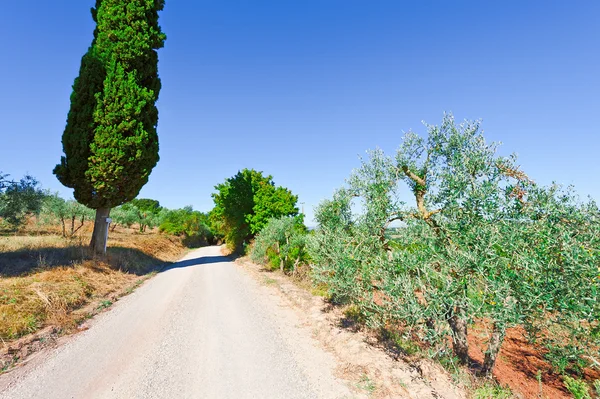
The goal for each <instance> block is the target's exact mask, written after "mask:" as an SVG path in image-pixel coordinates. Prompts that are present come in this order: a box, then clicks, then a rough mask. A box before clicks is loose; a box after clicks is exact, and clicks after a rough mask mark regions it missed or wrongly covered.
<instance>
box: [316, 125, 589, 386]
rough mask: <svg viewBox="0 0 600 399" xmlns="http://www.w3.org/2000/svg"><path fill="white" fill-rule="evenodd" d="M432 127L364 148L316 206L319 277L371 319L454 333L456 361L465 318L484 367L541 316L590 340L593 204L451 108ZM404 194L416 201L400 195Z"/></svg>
mask: <svg viewBox="0 0 600 399" xmlns="http://www.w3.org/2000/svg"><path fill="white" fill-rule="evenodd" d="M427 130H428V135H427V137H426V138H423V137H421V136H419V135H416V134H414V133H410V132H409V133H408V134H407V135H406V136H405V137H404V139H403V142H402V144H401V146H400V148H399V150H398V151H397V153H396V156H395V157H388V156H386V155H385V154H384V153H383V152H382V151H380V150H377V151H372V152H370V154H369V159H367V160H366V161H363V164H362V166H361V167H360V168H359V169H357V170H356V171H354V172H353V174H352V175H351V177H350V179H348V182H347V186H346V187H344V188H343V189H340V190H338V192H337V193H336V194H335V195H334V198H333V199H332V200H329V201H325V202H323V203H322V204H321V205H320V206H319V207H318V208H317V212H316V219H317V221H318V222H319V229H318V231H317V232H316V234H315V235H314V237H313V238H311V241H310V244H309V249H310V253H311V256H312V259H313V260H314V263H315V273H314V276H315V278H316V279H317V280H320V281H323V282H326V283H327V284H328V285H329V286H330V291H331V293H332V295H333V297H334V298H336V299H337V300H339V301H343V302H351V303H354V304H356V305H357V306H358V307H359V308H360V309H361V310H362V312H363V313H364V314H365V316H367V320H368V321H369V322H371V323H375V324H380V325H387V324H388V323H390V322H393V323H396V324H398V325H402V327H404V328H406V329H407V330H408V331H409V334H412V335H416V336H417V337H419V338H420V339H423V340H425V341H429V342H432V343H435V345H434V347H435V348H441V347H443V343H444V342H445V340H444V336H445V335H446V334H449V335H450V336H451V339H452V346H453V352H454V354H455V355H456V357H457V358H458V359H459V360H460V361H461V362H463V363H466V362H467V361H468V349H469V348H468V339H467V336H468V328H469V325H471V324H472V323H473V322H474V321H476V320H478V321H482V320H485V321H487V322H489V323H490V328H489V337H488V345H487V349H486V351H485V359H484V362H483V365H482V370H481V372H482V373H483V374H488V373H490V372H491V370H492V369H493V367H494V364H495V360H496V357H497V355H498V352H499V350H500V348H501V346H502V343H503V340H504V336H505V333H506V330H507V328H509V327H511V326H516V325H524V326H530V327H531V326H538V327H539V324H540V321H545V322H547V323H554V326H553V327H557V326H559V325H560V328H561V329H562V331H569V332H570V335H569V336H571V337H573V338H574V337H582V336H584V335H585V333H589V334H588V339H594V338H593V337H594V332H595V334H596V335H595V336H596V339H597V336H598V316H599V310H598V303H599V301H598V299H599V298H598V292H600V290H599V289H598V288H599V287H598V279H597V265H598V256H599V255H598V248H600V245H599V244H600V242H599V241H598V237H599V236H600V234H599V232H600V230H599V219H598V210H597V207H596V206H595V204H593V203H589V204H580V203H579V202H578V201H577V200H576V198H575V197H574V196H573V194H572V193H570V192H568V191H560V190H558V189H557V188H556V187H551V188H545V187H540V186H538V185H536V184H535V183H534V182H533V181H532V180H530V179H529V177H527V176H526V175H525V174H524V173H523V172H522V171H520V170H519V168H518V167H517V166H516V158H515V157H514V156H509V157H502V156H499V155H498V154H497V148H498V144H496V143H487V142H486V141H485V139H484V137H483V134H482V132H481V130H480V125H479V122H468V121H467V122H464V123H461V124H457V123H456V122H455V121H454V119H453V117H452V116H451V115H446V116H445V117H444V119H443V121H442V124H441V125H439V126H430V125H428V126H427ZM403 190H409V191H410V193H411V196H412V198H413V201H412V203H408V204H404V203H403V202H402V201H400V199H399V198H401V197H402V195H401V193H402V192H406V191H403ZM357 210H359V212H357ZM392 223H399V224H400V225H399V228H398V229H395V230H394V235H391V234H390V231H391V230H390V229H389V227H390V225H391V224H392ZM594 276H596V277H594ZM548 328H549V327H548V325H546V329H548ZM531 329H532V330H533V328H531ZM590 334H591V335H590ZM589 337H592V338H589ZM574 339H575V338H574ZM440 345H441V346H440ZM592 347H594V346H593V345H592V346H590V348H592ZM588 355H589V356H592V355H593V354H589V353H588Z"/></svg>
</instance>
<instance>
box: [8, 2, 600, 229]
mask: <svg viewBox="0 0 600 399" xmlns="http://www.w3.org/2000/svg"><path fill="white" fill-rule="evenodd" d="M34 3H35V4H34ZM93 4H94V1H93V0H62V1H56V2H49V1H44V2H31V1H10V2H5V4H3V5H2V10H1V11H0V37H2V41H1V42H0V54H1V62H0V135H1V140H0V146H1V152H0V170H1V171H4V172H5V173H10V174H11V175H12V176H13V177H20V176H21V175H23V174H25V173H26V172H28V173H31V174H32V175H34V176H36V177H37V178H38V179H39V180H40V181H41V182H42V184H43V186H44V188H48V189H50V190H53V191H60V192H61V194H63V195H65V196H69V195H70V190H67V189H66V188H64V187H62V186H61V185H60V183H59V182H58V181H57V180H56V179H55V177H54V176H53V175H52V169H53V167H54V165H55V164H56V163H57V162H58V161H59V159H60V156H61V153H62V150H61V142H60V140H61V135H62V131H63V129H64V125H65V120H66V114H67V111H68V109H69V95H70V92H71V85H72V83H73V79H74V78H75V77H76V76H77V73H78V69H79V62H80V59H81V56H82V55H83V54H84V53H85V51H86V49H87V47H88V46H89V44H90V41H91V38H92V31H93V21H92V19H91V16H90V13H89V9H90V7H91V6H92V5H93ZM161 25H162V27H163V30H164V31H165V33H166V34H167V37H168V39H167V42H166V47H165V48H164V49H162V50H161V51H160V55H159V58H160V65H159V73H160V76H161V78H162V82H163V90H162V92H161V97H160V101H159V104H158V106H159V111H160V121H159V137H160V145H161V148H160V156H161V160H160V162H159V164H158V166H157V167H156V168H155V169H154V171H153V173H152V175H151V177H150V181H149V183H148V184H147V186H146V187H144V188H143V189H142V192H141V194H140V196H141V197H149V198H155V199H158V200H159V201H160V202H161V203H162V204H163V205H166V206H168V207H181V206H184V205H186V204H192V205H193V206H194V208H196V209H199V210H203V211H206V210H209V209H210V208H211V207H212V200H211V197H210V193H211V192H213V187H214V185H215V184H218V183H220V182H222V181H223V180H224V179H225V178H227V177H229V176H232V175H234V174H235V173H236V172H237V171H238V170H239V169H241V168H244V167H248V168H255V169H258V170H263V171H265V172H266V173H268V174H272V175H273V176H274V180H275V182H276V183H277V184H280V185H284V186H286V187H288V188H290V189H291V190H292V191H293V192H294V193H296V194H299V196H300V201H301V202H305V203H306V210H307V214H308V219H309V220H310V219H311V218H312V207H313V206H315V205H316V204H318V202H319V201H320V200H322V199H324V198H327V197H329V196H331V194H332V192H333V190H334V189H335V188H336V187H339V186H340V185H341V184H343V181H344V179H345V178H346V177H347V176H348V174H349V173H350V171H351V169H352V168H354V167H356V166H358V165H359V161H358V155H362V154H364V152H365V150H367V149H369V148H374V147H377V146H379V147H381V148H383V149H384V150H386V151H387V152H389V153H392V152H393V150H394V149H395V148H397V146H398V145H399V143H400V139H401V137H402V135H403V132H404V131H406V130H408V129H413V130H415V131H417V132H424V128H423V127H422V125H421V121H422V120H425V121H427V122H429V123H437V122H439V121H440V120H441V117H442V113H443V112H444V111H452V112H453V113H454V114H455V116H456V117H457V118H458V119H463V118H469V119H480V118H481V119H483V127H484V130H485V132H486V134H487V137H488V138H489V139H491V140H499V141H502V142H503V143H504V146H503V152H505V153H509V152H517V153H518V154H519V157H520V163H521V165H522V166H523V168H524V170H525V171H526V172H527V173H528V174H529V175H530V176H531V177H532V178H534V180H536V181H538V182H541V183H550V182H551V181H552V180H556V181H558V182H561V183H565V184H574V185H575V186H576V187H577V189H578V191H579V192H580V193H581V194H582V195H584V196H585V195H591V196H593V197H594V198H595V199H597V200H600V161H599V159H600V158H599V151H600V135H599V134H598V133H599V131H598V119H599V117H600V1H596V0H591V1H549V0H544V1H495V2H491V1H481V0H477V1H441V0H440V1H411V2H408V1H398V0H394V1H383V0H382V1H367V0H363V1H354V0H319V1H317V0H302V1H284V0H277V1H275V0H274V1H257V0H254V1H220V0H219V1H217V0H212V1H198V0H196V1H191V0H188V1H185V0H177V1H175V0H167V4H166V8H165V11H164V12H163V13H162V14H161Z"/></svg>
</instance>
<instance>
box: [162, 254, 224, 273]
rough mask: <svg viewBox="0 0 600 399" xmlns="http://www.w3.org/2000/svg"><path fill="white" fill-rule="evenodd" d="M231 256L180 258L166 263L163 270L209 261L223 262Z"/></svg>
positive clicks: (208, 262) (197, 264)
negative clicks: (178, 260)
mask: <svg viewBox="0 0 600 399" xmlns="http://www.w3.org/2000/svg"><path fill="white" fill-rule="evenodd" d="M231 261H232V258H230V257H228V256H223V255H220V256H201V257H199V258H194V259H187V260H182V261H181V262H176V263H173V264H171V265H166V266H165V268H164V269H163V271H167V270H171V269H179V268H182V267H191V266H199V265H207V264H211V263H224V262H231Z"/></svg>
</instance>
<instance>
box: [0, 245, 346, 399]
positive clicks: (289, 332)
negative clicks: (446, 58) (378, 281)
mask: <svg viewBox="0 0 600 399" xmlns="http://www.w3.org/2000/svg"><path fill="white" fill-rule="evenodd" d="M296 323H297V319H296V318H295V317H294V315H293V311H292V310H290V309H288V308H286V307H284V306H279V305H277V304H276V301H273V300H272V298H270V297H269V294H267V293H266V290H265V288H264V287H261V286H260V284H258V283H257V282H256V281H255V280H254V279H252V278H251V277H250V276H248V275H246V273H245V272H244V271H243V270H241V269H240V268H239V267H238V266H236V265H235V264H234V263H232V262H231V261H230V260H229V259H227V258H225V257H223V256H221V255H220V251H219V248H218V247H207V248H201V249H199V250H196V251H193V252H191V253H190V254H188V256H186V257H185V258H184V259H183V260H182V261H181V262H179V263H177V264H175V265H174V266H173V267H171V268H169V269H168V270H166V271H164V272H162V273H159V274H158V275H157V276H156V277H154V278H153V279H151V280H150V281H148V282H147V283H146V284H144V285H143V286H142V287H140V288H139V289H138V290H137V291H136V292H135V293H133V294H132V295H129V296H127V297H125V298H123V299H122V300H120V301H118V302H117V304H115V305H114V307H113V309H111V310H110V311H108V312H106V313H103V314H101V315H100V316H98V317H97V318H96V319H95V320H94V321H93V322H92V324H91V327H90V329H89V330H87V331H85V332H83V333H80V334H78V335H76V336H75V337H73V338H72V339H70V340H68V341H67V342H66V343H65V344H63V345H60V346H59V347H58V348H57V349H55V350H53V351H51V352H50V353H49V354H48V355H47V356H46V358H44V359H43V360H42V361H39V362H37V364H35V365H33V364H32V365H27V366H25V367H24V369H23V370H18V371H19V372H18V373H15V372H11V373H8V374H5V375H3V376H0V382H2V381H1V380H2V379H9V380H5V381H4V384H0V386H7V385H8V387H7V389H5V390H4V391H3V392H1V393H0V398H6V399H8V398H11V399H20V398H44V399H53V398H56V399H65V398H128V399H129V398H177V399H180V398H194V399H197V398H211V399H213V398H235V399H241V398H260V399H263V398H286V399H294V398H343V397H351V394H350V391H349V390H348V388H347V387H346V386H345V385H344V384H343V383H342V382H341V381H340V380H338V379H336V378H335V377H334V376H333V368H334V367H335V362H334V360H333V358H332V357H331V356H330V355H329V354H328V353H326V352H324V351H323V350H321V349H320V348H319V347H318V346H317V344H316V343H315V341H313V340H312V338H311V337H310V332H308V331H305V329H303V328H301V327H300V326H298V325H297V324H296Z"/></svg>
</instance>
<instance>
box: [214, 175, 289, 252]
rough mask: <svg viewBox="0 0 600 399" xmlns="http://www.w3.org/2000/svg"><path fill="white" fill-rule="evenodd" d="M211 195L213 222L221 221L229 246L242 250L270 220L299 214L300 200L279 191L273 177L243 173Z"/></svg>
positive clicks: (228, 180) (286, 190) (286, 192)
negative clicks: (297, 205)
mask: <svg viewBox="0 0 600 399" xmlns="http://www.w3.org/2000/svg"><path fill="white" fill-rule="evenodd" d="M215 189H216V190H217V192H216V193H213V194H212V197H213V200H214V202H215V207H214V209H213V211H212V215H213V216H212V217H213V219H216V220H219V221H220V223H221V226H220V228H221V230H222V232H223V235H224V237H225V241H226V242H227V245H228V246H229V247H230V248H232V249H239V248H240V247H241V246H242V244H243V243H245V242H246V243H247V242H249V240H250V239H252V238H253V237H254V236H255V235H256V234H257V233H258V232H259V231H260V230H261V229H262V228H263V227H264V226H265V225H266V224H267V223H268V221H269V219H271V218H278V217H281V216H295V215H297V214H298V208H297V207H296V203H297V201H298V197H297V196H295V195H293V194H292V193H291V191H290V190H288V189H287V188H284V187H277V186H275V183H274V182H273V178H272V177H271V176H263V174H262V172H258V171H255V170H253V169H244V170H242V171H240V172H238V173H237V174H236V175H235V176H233V177H231V178H229V179H226V180H225V182H224V183H222V184H219V185H217V186H215Z"/></svg>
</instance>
